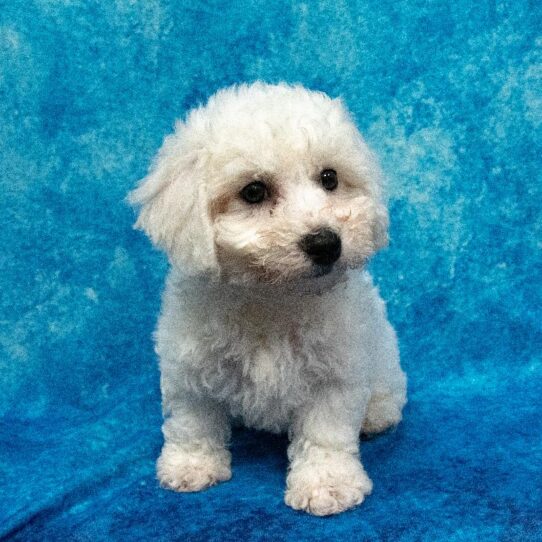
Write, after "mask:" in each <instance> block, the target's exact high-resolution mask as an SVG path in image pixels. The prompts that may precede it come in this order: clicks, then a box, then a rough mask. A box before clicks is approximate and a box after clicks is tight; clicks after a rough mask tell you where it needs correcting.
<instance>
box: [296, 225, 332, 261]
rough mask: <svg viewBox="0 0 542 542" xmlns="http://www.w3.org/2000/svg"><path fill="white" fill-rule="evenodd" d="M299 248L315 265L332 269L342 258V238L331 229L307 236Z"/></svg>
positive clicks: (323, 229)
mask: <svg viewBox="0 0 542 542" xmlns="http://www.w3.org/2000/svg"><path fill="white" fill-rule="evenodd" d="M299 247H300V248H301V250H302V251H303V252H304V253H305V254H306V255H307V256H308V257H309V258H310V259H311V261H312V262H313V263H315V264H317V265H321V266H326V267H330V266H332V265H333V264H334V263H335V262H336V261H337V260H338V259H339V258H340V256H341V238H340V237H339V236H338V235H337V234H336V233H335V232H334V231H333V230H332V229H330V228H321V229H319V230H316V231H314V232H312V233H309V234H307V235H305V236H304V237H303V238H302V239H301V241H300V242H299Z"/></svg>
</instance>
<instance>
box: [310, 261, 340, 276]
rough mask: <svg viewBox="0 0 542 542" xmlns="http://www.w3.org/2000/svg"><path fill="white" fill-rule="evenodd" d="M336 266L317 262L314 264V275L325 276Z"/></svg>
mask: <svg viewBox="0 0 542 542" xmlns="http://www.w3.org/2000/svg"><path fill="white" fill-rule="evenodd" d="M334 267H335V266H334V265H333V264H332V263H331V264H315V265H314V266H313V271H312V276H313V277H315V278H318V277H323V276H324V275H329V273H331V272H332V271H333V268H334Z"/></svg>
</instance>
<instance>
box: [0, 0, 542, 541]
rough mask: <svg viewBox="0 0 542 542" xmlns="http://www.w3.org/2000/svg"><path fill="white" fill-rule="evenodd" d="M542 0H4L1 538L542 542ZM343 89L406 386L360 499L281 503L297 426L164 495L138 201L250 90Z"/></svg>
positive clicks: (368, 451) (0, 48)
mask: <svg viewBox="0 0 542 542" xmlns="http://www.w3.org/2000/svg"><path fill="white" fill-rule="evenodd" d="M541 29H542V5H541V4H540V2H539V1H534V0H533V1H526V0H516V1H508V2H503V1H499V2H495V1H482V2H471V1H469V0H457V1H456V2H448V1H434V2H429V1H426V2H423V1H421V0H403V1H400V2H397V1H392V0H386V1H376V0H358V1H356V0H354V1H350V2H346V1H341V0H321V1H319V2H305V3H300V2H292V1H290V2H283V1H277V2H271V1H269V0H266V1H264V0H253V1H245V0H243V1H235V2H219V1H216V0H211V1H205V2H204V1H197V0H196V1H191V2H187V1H184V2H175V1H173V0H116V1H114V2H113V1H107V2H106V1H103V2H90V1H89V2H86V1H83V0H34V1H29V0H27V1H25V0H10V1H3V2H0V119H1V122H0V186H1V198H0V217H1V225H0V243H1V245H0V246H1V249H0V307H1V315H0V346H1V354H0V390H1V391H0V416H1V418H0V537H2V535H3V536H5V537H6V538H7V539H10V540H45V539H47V540H140V539H141V540H150V539H156V540H183V541H196V540H197V541H204V540H232V541H233V540H235V541H237V540H253V541H255V540H264V539H277V540H282V539H292V540H297V541H302V540H309V539H313V540H321V539H323V537H330V539H331V540H342V539H344V540H432V541H434V540H446V541H455V540H491V541H494V540H503V541H504V540H518V541H526V540H527V541H528V540H542V514H541V510H542V494H541V488H542V422H541V420H542V398H541V385H542V362H541V352H542V326H541V317H542V299H541V292H542V258H541V248H542V231H541V230H542V211H541V207H542V176H541V171H542V160H541V155H542V146H541V140H542V139H541V136H542V133H541V132H542V130H541V123H542V90H541V89H542V31H541ZM255 79H263V80H266V81H270V82H276V81H280V80H286V81H289V82H301V83H303V84H305V85H307V86H309V87H311V88H316V89H321V90H324V91H326V92H328V93H330V94H331V95H342V96H344V98H345V100H346V102H347V104H348V105H349V106H350V108H351V109H352V111H353V112H354V114H355V117H356V119H357V121H358V123H359V126H360V128H361V129H362V131H363V132H364V133H365V134H366V137H367V139H368V140H369V142H370V143H371V145H372V146H373V147H374V148H375V149H376V150H377V152H378V154H379V155H380V157H381V161H382V164H383V167H384V169H385V171H386V173H387V176H388V179H389V187H388V192H389V196H390V208H391V218H392V243H391V246H390V248H389V249H388V250H387V251H385V252H383V253H382V254H380V255H379V256H378V257H377V258H376V259H375V260H374V262H373V264H372V269H373V271H374V273H375V275H376V277H377V280H378V282H379V283H380V285H381V290H382V293H383V295H384V297H385V298H386V299H387V300H388V301H389V307H390V316H391V318H392V320H393V322H394V323H395V325H396V327H397V329H398V332H399V335H400V339H401V348H402V354H403V365H404V367H405V368H406V370H407V372H408V374H409V377H410V403H409V405H408V407H407V409H406V412H405V421H404V423H403V424H402V425H401V426H400V428H399V429H398V430H397V431H396V432H394V433H391V434H387V435H384V436H382V437H380V438H377V439H375V440H372V441H370V442H366V443H364V445H363V456H364V461H365V464H366V466H367V469H368V471H369V473H370V474H371V476H372V478H373V480H374V482H375V491H374V493H373V495H372V496H371V497H370V498H369V499H368V500H367V501H366V503H364V504H363V506H362V507H360V508H358V509H356V510H354V511H352V512H349V513H346V514H344V515H342V516H340V517H335V518H329V519H321V518H312V517H308V516H305V515H303V514H300V513H295V512H293V511H291V510H290V509H288V508H286V507H285V506H284V505H283V504H282V491H283V486H284V478H285V468H286V458H285V448H286V442H285V440H284V439H283V438H279V437H272V436H269V435H265V434H257V433H253V432H246V431H240V432H237V433H236V434H235V435H234V439H233V462H234V478H233V479H232V481H231V482H229V483H228V484H224V485H221V486H219V487H216V488H214V489H212V490H210V491H207V492H205V493H202V494H196V495H178V494H174V493H171V492H166V491H163V490H160V489H159V488H158V487H157V483H156V481H155V479H154V460H155V458H156V456H157V454H158V451H159V448H160V446H161V435H160V430H159V427H160V406H159V391H158V371H157V368H156V361H155V359H154V355H153V353H152V345H151V341H150V334H151V331H152V328H153V326H154V321H155V318H156V313H157V310H158V306H159V294H160V290H161V287H162V282H163V278H164V274H165V270H166V263H165V258H164V257H163V256H162V255H160V254H158V253H156V252H153V250H152V249H151V248H150V246H149V244H148V242H147V241H146V239H144V238H143V236H142V235H141V234H139V233H136V232H134V231H132V229H131V224H132V222H133V218H134V217H133V212H132V211H131V210H130V209H129V208H127V206H126V205H125V204H124V203H123V198H124V196H125V194H126V192H127V191H128V189H130V188H131V187H133V186H134V184H135V182H136V180H137V179H139V178H141V177H142V176H143V175H144V174H145V172H146V169H147V167H148V164H149V162H150V159H151V157H152V156H153V154H154V153H155V151H156V150H157V148H158V147H159V145H160V143H161V140H162V138H163V136H164V135H165V134H166V133H168V132H169V131H170V130H171V128H172V124H173V121H174V119H175V118H178V117H180V116H182V115H183V114H184V113H185V111H186V110H187V109H188V108H190V107H192V106H194V105H196V104H197V103H199V102H200V101H202V100H205V98H206V97H207V96H208V95H209V94H211V93H212V92H214V91H215V90H216V89H218V88H220V87H222V86H225V85H229V84H232V83H235V82H238V81H251V80H255Z"/></svg>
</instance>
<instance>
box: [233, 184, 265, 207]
mask: <svg viewBox="0 0 542 542" xmlns="http://www.w3.org/2000/svg"><path fill="white" fill-rule="evenodd" d="M240 194H241V197H242V198H243V199H244V200H245V201H246V202H247V203H261V202H262V201H263V200H264V199H265V198H266V197H267V195H268V194H267V186H265V184H264V183H262V181H253V182H251V183H250V184H247V185H246V186H245V188H243V190H241V193H240Z"/></svg>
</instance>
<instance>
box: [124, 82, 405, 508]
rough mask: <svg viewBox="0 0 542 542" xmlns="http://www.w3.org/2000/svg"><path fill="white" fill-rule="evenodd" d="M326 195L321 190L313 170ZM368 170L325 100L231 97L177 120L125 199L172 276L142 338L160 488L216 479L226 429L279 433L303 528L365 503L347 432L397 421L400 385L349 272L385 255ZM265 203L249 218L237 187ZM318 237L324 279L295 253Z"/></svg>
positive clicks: (392, 345) (236, 93)
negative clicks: (326, 235)
mask: <svg viewBox="0 0 542 542" xmlns="http://www.w3.org/2000/svg"><path fill="white" fill-rule="evenodd" d="M324 169H333V170H335V171H336V172H337V176H338V179H339V185H338V187H337V189H336V190H334V191H333V192H328V191H326V190H324V189H323V187H322V186H321V184H320V182H319V175H320V172H321V171H322V170H324ZM379 179H380V177H379V170H378V167H377V165H376V162H375V160H374V158H373V156H372V154H371V153H370V151H369V150H368V148H367V146H366V145H365V143H364V141H363V139H362V138H361V136H360V135H359V133H358V131H357V129H356V128H355V126H354V124H353V122H352V120H351V119H350V116H349V115H348V113H347V111H346V109H345V108H344V106H343V105H342V103H341V101H340V100H332V99H330V98H329V97H327V96H326V95H324V94H322V93H317V92H311V91H308V90H306V89H304V88H302V87H299V86H288V85H284V84H281V85H266V84H262V83H256V84H254V85H250V86H248V85H242V86H238V87H233V88H230V89H226V90H223V91H221V92H219V93H217V94H216V95H215V96H213V97H212V98H211V99H210V100H209V102H208V103H207V105H205V106H204V107H200V108H198V109H196V110H194V111H192V112H191V113H190V114H189V116H188V118H187V120H186V122H184V123H181V122H179V123H178V124H177V126H176V131H175V133H174V134H173V135H171V136H169V137H168V138H166V140H165V142H164V145H163V147H162V149H161V151H160V153H159V155H158V158H157V160H156V163H155V165H154V167H153V168H152V169H151V172H150V174H149V176H148V177H147V178H145V179H144V180H143V182H142V184H141V185H140V186H139V187H138V188H137V189H136V190H135V191H134V192H132V194H131V195H130V200H131V202H132V203H134V204H136V205H138V206H140V207H141V211H140V215H139V218H138V221H137V224H136V225H137V227H139V228H142V229H144V230H145V231H146V232H147V233H148V235H149V236H150V238H151V239H152V240H153V242H154V243H155V244H157V245H158V246H159V247H161V248H163V249H164V250H165V251H166V252H167V254H168V256H169V258H170V261H171V263H172V270H171V273H170V275H169V277H168V280H167V284H166V289H165V292H164V298H163V309H162V313H161V316H160V319H159V323H158V328H157V331H156V334H155V339H156V351H157V353H158V355H159V357H160V367H161V387H162V396H163V408H164V414H165V422H164V426H163V433H164V438H165V444H164V447H163V450H162V454H161V456H160V459H159V460H158V465H157V470H158V477H159V479H160V481H161V483H162V484H163V485H164V486H165V487H169V488H171V489H175V490H178V491H198V490H201V489H204V488H206V487H208V486H210V485H213V484H215V483H217V482H220V481H223V480H228V479H229V478H230V477H231V470H230V455H229V452H228V451H227V449H226V447H227V443H228V439H229V435H230V423H231V422H232V421H233V420H240V421H241V422H243V423H244V424H245V425H247V426H249V427H255V428H259V429H266V430H269V431H275V432H278V431H287V432H288V434H289V437H290V440H291V444H290V447H289V451H288V454H289V458H290V469H289V474H288V477H287V491H286V497H285V500H286V503H287V504H289V505H290V506H292V507H293V508H296V509H302V510H306V511H308V512H311V513H313V514H317V515H328V514H333V513H337V512H341V511H343V510H346V509H348V508H350V507H352V506H354V505H356V504H358V503H360V502H361V501H362V500H363V498H364V496H365V495H367V494H368V493H370V491H371V489H372V483H371V481H370V480H369V478H368V477H367V474H366V473H365V471H364V469H363V467H362V465H361V463H360V460H359V433H360V430H362V429H363V431H365V432H368V433H373V432H379V431H383V430H385V429H387V428H388V427H390V426H392V425H395V424H397V423H399V421H400V419H401V410H402V408H403V406H404V404H405V402H406V378H405V375H404V373H403V372H402V371H401V368H400V365H399V353H398V348H397V340H396V336H395V333H394V331H393V329H392V327H391V326H390V324H389V323H388V321H387V318H386V311H385V307H384V304H383V302H382V300H381V299H380V297H379V295H378V292H377V290H376V289H375V288H374V287H373V285H372V282H371V279H370V277H369V275H368V274H367V273H366V272H359V271H358V272H355V271H352V269H354V268H359V267H361V266H362V265H363V264H364V263H365V262H366V261H367V259H368V258H369V257H370V256H371V255H372V254H373V253H374V252H375V251H376V250H377V249H378V248H380V247H381V246H383V245H385V244H386V242H387V233H386V232H387V212H386V208H385V206H384V205H383V203H382V201H381V194H380V181H379ZM255 180H257V181H261V182H264V183H265V184H266V186H267V187H268V197H267V198H266V199H265V201H263V202H261V203H260V204H257V205H253V204H249V203H247V202H246V201H243V199H242V198H241V197H240V195H239V194H240V191H241V190H242V188H243V187H244V186H246V185H247V184H249V183H250V182H253V181H255ZM322 227H325V228H331V229H333V231H335V232H337V234H338V235H339V236H340V238H341V242H342V251H341V256H340V259H339V260H338V261H337V262H336V263H335V265H334V266H333V267H332V269H329V268H328V269H326V271H325V273H323V272H321V269H317V266H315V265H314V264H313V262H312V261H311V260H310V258H308V257H307V255H306V254H305V253H304V252H303V250H302V249H301V248H300V244H299V241H300V239H301V238H302V236H304V235H306V234H308V233H310V232H314V231H315V230H317V229H318V228H322Z"/></svg>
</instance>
